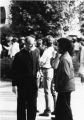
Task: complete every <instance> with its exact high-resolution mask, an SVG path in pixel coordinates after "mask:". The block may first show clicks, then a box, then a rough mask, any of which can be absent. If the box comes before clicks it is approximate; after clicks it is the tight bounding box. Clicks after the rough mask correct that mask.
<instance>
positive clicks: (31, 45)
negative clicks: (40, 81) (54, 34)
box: [12, 36, 40, 120]
mask: <svg viewBox="0 0 84 120" xmlns="http://www.w3.org/2000/svg"><path fill="white" fill-rule="evenodd" d="M25 41H26V47H25V48H24V49H22V50H21V51H20V52H18V53H17V54H16V55H15V58H14V61H13V64H12V86H13V87H12V90H13V92H14V93H16V86H17V94H18V98H17V120H26V113H25V106H26V108H27V120H35V117H36V108H37V106H36V101H37V79H36V78H37V73H38V70H39V55H40V52H39V50H38V49H37V48H36V47H35V38H34V37H33V36H27V37H26V39H25Z"/></svg>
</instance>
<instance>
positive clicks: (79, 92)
mask: <svg viewBox="0 0 84 120" xmlns="http://www.w3.org/2000/svg"><path fill="white" fill-rule="evenodd" d="M75 81H76V90H75V91H74V92H73V93H72V94H71V108H72V113H73V118H74V120H84V113H83V111H84V110H83V109H84V84H81V82H80V79H79V78H78V77H76V78H75ZM37 108H38V110H39V111H40V112H43V110H44V109H45V99H44V92H43V89H39V92H38V98H37ZM51 109H52V110H53V100H52V97H51ZM16 110H17V95H16V94H14V93H13V92H12V86H11V83H10V82H0V120H17V119H16ZM36 120H51V118H49V117H41V116H39V115H38V114H37V117H36Z"/></svg>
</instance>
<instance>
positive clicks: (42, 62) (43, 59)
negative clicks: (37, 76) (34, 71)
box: [40, 50, 49, 67]
mask: <svg viewBox="0 0 84 120" xmlns="http://www.w3.org/2000/svg"><path fill="white" fill-rule="evenodd" d="M48 54H49V53H47V51H46V50H45V51H44V53H43V55H42V56H41V58H40V66H41V67H43V66H44V65H45V63H46V60H47V55H48Z"/></svg>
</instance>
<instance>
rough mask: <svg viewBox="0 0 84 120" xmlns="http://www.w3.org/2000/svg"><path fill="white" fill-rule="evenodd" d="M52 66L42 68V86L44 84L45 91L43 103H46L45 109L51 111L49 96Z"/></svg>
mask: <svg viewBox="0 0 84 120" xmlns="http://www.w3.org/2000/svg"><path fill="white" fill-rule="evenodd" d="M53 72H54V71H53V68H43V75H44V79H43V86H44V93H45V103H46V110H48V111H50V112H51V108H50V104H51V103H50V102H51V99H50V96H51V83H52V80H53V74H54V73H53Z"/></svg>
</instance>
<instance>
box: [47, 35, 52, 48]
mask: <svg viewBox="0 0 84 120" xmlns="http://www.w3.org/2000/svg"><path fill="white" fill-rule="evenodd" d="M45 41H46V44H47V46H51V45H52V44H53V42H54V38H53V37H52V36H51V35H47V36H46V37H45Z"/></svg>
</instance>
